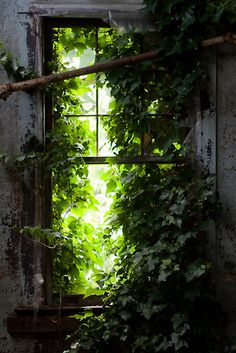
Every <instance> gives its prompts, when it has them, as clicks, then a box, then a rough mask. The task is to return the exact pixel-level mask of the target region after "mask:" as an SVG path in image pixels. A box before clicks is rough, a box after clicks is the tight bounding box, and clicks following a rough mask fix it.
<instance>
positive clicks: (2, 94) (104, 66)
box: [0, 33, 236, 100]
mask: <svg viewBox="0 0 236 353" xmlns="http://www.w3.org/2000/svg"><path fill="white" fill-rule="evenodd" d="M222 43H231V44H236V34H232V33H227V34H225V35H223V36H218V37H214V38H209V39H205V40H203V41H202V47H203V48H207V47H210V46H212V45H217V44H222ZM156 58H157V53H156V52H155V51H150V52H147V53H143V54H138V55H132V56H128V57H123V58H119V59H115V60H111V61H107V62H103V63H98V64H94V65H91V66H86V67H82V68H80V69H76V70H70V71H65V72H60V73H55V74H51V75H47V76H40V77H37V78H33V79H30V80H26V81H21V82H14V83H4V84H1V85H0V99H3V100H7V98H8V97H9V96H10V95H11V94H12V92H16V91H27V90H29V89H31V88H34V87H39V86H43V85H47V84H50V83H54V82H59V81H64V80H68V79H71V78H74V77H79V76H83V75H88V74H92V73H98V72H102V71H106V70H110V69H113V68H116V67H120V66H125V65H135V64H137V63H140V62H143V61H149V60H154V59H156Z"/></svg>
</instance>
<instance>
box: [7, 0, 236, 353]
mask: <svg viewBox="0 0 236 353" xmlns="http://www.w3.org/2000/svg"><path fill="white" fill-rule="evenodd" d="M144 4H145V8H144V11H146V12H147V13H148V14H149V16H151V17H152V19H153V24H154V26H155V28H156V32H155V33H154V32H151V33H150V32H146V33H143V34H140V33H136V32H135V31H131V32H129V33H119V31H116V30H114V31H112V32H111V31H110V30H108V29H105V30H104V31H102V34H101V37H100V41H101V42H100V44H101V45H100V49H99V51H97V57H96V60H98V61H100V60H104V59H112V58H116V57H120V56H126V55H132V54H137V53H139V52H141V51H146V50H147V51H148V50H156V52H157V53H158V58H157V59H156V60H155V61H153V62H146V63H142V64H138V65H135V66H126V67H123V68H122V69H120V68H119V69H116V70H112V71H109V72H107V73H106V74H105V76H104V75H100V77H99V85H100V86H103V85H104V82H106V84H107V85H108V87H109V88H110V90H111V95H112V97H113V101H112V102H111V104H110V112H111V114H110V116H109V117H108V118H106V120H105V118H104V128H105V129H106V131H107V133H108V136H109V139H110V141H111V143H112V145H113V147H114V151H115V153H116V154H117V155H119V156H126V155H129V156H130V155H131V156H136V155H143V156H145V155H159V156H162V157H163V159H164V161H165V160H166V161H172V159H173V158H174V157H176V156H177V157H179V156H181V157H183V156H186V155H188V154H189V153H190V152H191V151H189V150H188V148H187V147H186V146H185V145H184V144H183V141H184V137H185V130H184V129H183V128H182V127H181V126H182V121H183V119H184V118H185V117H186V116H187V114H188V110H189V102H191V94H192V92H193V90H194V88H195V87H196V85H197V84H201V79H202V78H203V79H204V78H205V73H204V70H203V67H202V66H201V41H202V40H203V39H205V38H207V37H210V36H214V35H217V34H222V32H224V31H225V30H227V31H228V29H229V28H230V26H231V25H232V24H234V23H235V20H236V17H235V4H234V2H233V1H232V0H217V1H206V0H199V1H197V2H195V3H194V2H188V1H186V0H144ZM94 31H95V30H93V29H91V28H87V29H81V28H73V29H67V30H60V29H58V31H57V32H56V37H55V52H56V55H57V56H56V57H55V58H54V60H53V61H54V63H53V65H52V68H51V69H52V70H56V71H58V70H65V69H68V67H69V65H70V62H71V59H72V57H78V58H79V57H80V56H81V55H82V54H83V53H84V52H85V51H86V50H88V49H89V48H95V47H96V43H95V42H94V38H95V37H94ZM88 53H89V51H88ZM65 57H68V62H66V61H63V60H64V59H63V58H65ZM4 60H5V61H4ZM2 63H5V64H4V65H5V66H6V68H7V66H8V63H10V66H12V62H11V59H9V58H8V57H6V58H4V56H3V57H2ZM94 82H95V77H94V75H92V76H91V75H90V76H88V77H87V78H77V79H74V80H71V81H68V82H64V83H63V84H57V85H56V86H53V87H50V88H49V91H50V92H53V97H54V118H55V127H54V129H53V131H52V132H49V134H48V145H47V151H46V153H45V154H44V162H45V164H46V166H47V168H48V172H49V173H50V174H51V177H52V193H53V200H52V201H53V219H54V221H53V227H52V229H48V230H47V229H46V230H41V229H40V228H36V229H25V232H26V234H28V233H27V232H29V233H31V234H32V233H34V235H35V236H36V237H39V238H40V237H46V238H47V240H48V242H49V245H50V246H54V247H55V248H56V251H55V254H54V268H55V271H54V274H55V281H56V286H57V288H58V289H60V288H61V287H63V288H64V290H68V291H71V290H75V289H80V290H81V288H83V287H85V286H87V284H86V271H87V270H92V272H93V284H95V285H97V287H96V288H97V289H98V293H99V288H101V287H103V291H105V295H104V300H105V304H106V308H105V310H104V313H103V314H102V315H101V316H99V317H97V316H90V315H88V317H85V318H84V319H83V320H82V322H81V324H80V327H79V329H78V332H77V333H76V334H75V336H74V340H75V342H76V345H75V348H74V349H72V350H71V352H82V351H84V350H86V351H90V352H91V353H100V352H101V353H105V352H109V351H110V350H111V349H116V350H117V351H118V350H119V352H120V351H121V352H137V353H139V352H150V353H152V352H155V353H156V352H160V353H163V352H167V353H173V352H180V353H185V352H193V353H205V352H208V353H220V352H223V350H224V332H223V331H224V330H223V329H224V326H225V322H224V319H223V316H222V313H221V311H220V308H219V306H218V304H217V303H216V302H215V297H214V285H213V283H212V278H211V269H212V264H211V263H210V262H209V261H208V260H207V259H206V256H205V251H204V250H203V249H204V246H205V243H206V241H207V239H206V238H207V237H206V231H205V226H206V224H205V223H206V221H207V220H208V219H209V218H210V217H212V205H211V203H210V199H211V195H212V191H211V189H212V188H211V181H212V180H211V178H210V177H205V178H202V179H201V178H198V177H197V176H196V175H195V173H194V171H193V170H192V168H191V167H190V166H189V165H187V164H182V165H179V166H178V165H176V164H174V163H172V164H168V165H167V164H162V165H156V164H150V165H149V164H144V165H140V166H137V165H131V164H130V165H120V166H119V167H117V168H116V169H115V168H114V169H111V170H112V172H109V173H110V175H109V176H108V179H109V180H110V181H109V182H108V188H110V189H111V190H112V192H114V202H113V205H112V208H111V210H110V213H109V215H108V216H109V223H108V224H107V225H106V227H105V229H103V230H102V231H101V229H100V230H98V233H97V232H96V230H95V229H94V227H93V225H92V224H91V223H89V222H85V221H84V220H83V217H82V216H83V215H84V214H85V213H86V212H87V210H89V209H90V210H91V209H95V208H96V200H95V197H94V194H93V192H92V188H91V185H90V184H89V182H88V179H87V176H88V168H87V165H86V164H85V163H84V161H83V156H84V155H86V154H88V153H89V151H91V150H92V151H94V148H95V147H94V133H93V132H92V131H91V129H90V127H89V124H87V123H83V124H82V123H81V122H80V121H79V120H76V119H73V118H72V117H69V114H83V113H84V111H85V110H87V111H90V110H91V109H93V102H92V101H91V102H90V103H91V104H90V105H86V104H85V102H86V99H85V96H87V97H88V96H89V92H91V85H94ZM4 158H5V157H4ZM109 173H108V174H109ZM104 178H105V176H104ZM116 180H117V182H116ZM121 228H122V231H123V236H124V241H120V242H118V243H116V244H115V246H116V251H117V252H118V253H119V258H118V259H117V260H116V263H115V266H114V267H113V268H112V271H109V273H105V274H104V271H102V270H101V269H102V267H103V265H104V263H101V259H100V256H101V249H102V253H103V256H106V255H105V254H107V252H112V251H114V250H113V249H112V247H113V245H114V244H113V240H114V238H113V237H112V233H113V232H114V231H116V230H119V229H121ZM99 232H100V234H99ZM52 238H53V240H52ZM102 261H103V260H102ZM104 275H105V276H104ZM61 280H62V281H61ZM87 289H88V291H87V293H89V288H87ZM93 290H94V289H93Z"/></svg>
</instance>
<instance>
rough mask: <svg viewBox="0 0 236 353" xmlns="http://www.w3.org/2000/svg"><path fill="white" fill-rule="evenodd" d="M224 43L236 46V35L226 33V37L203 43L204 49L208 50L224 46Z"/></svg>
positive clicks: (210, 39)
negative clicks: (218, 45)
mask: <svg viewBox="0 0 236 353" xmlns="http://www.w3.org/2000/svg"><path fill="white" fill-rule="evenodd" d="M223 43H230V44H236V34H233V33H226V34H225V35H224V36H219V37H214V38H209V39H205V40H204V41H203V42H202V47H203V48H207V47H210V46H212V45H217V44H223Z"/></svg>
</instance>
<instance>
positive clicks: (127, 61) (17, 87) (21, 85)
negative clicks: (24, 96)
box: [0, 51, 157, 100]
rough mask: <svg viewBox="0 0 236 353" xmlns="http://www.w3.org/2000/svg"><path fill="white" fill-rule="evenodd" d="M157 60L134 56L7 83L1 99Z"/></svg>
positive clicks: (0, 89) (152, 54) (152, 56)
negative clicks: (19, 92) (79, 77)
mask: <svg viewBox="0 0 236 353" xmlns="http://www.w3.org/2000/svg"><path fill="white" fill-rule="evenodd" d="M156 58H157V54H156V53H155V52H154V51H151V52H147V53H143V54H138V55H133V56H129V57H124V58H120V59H115V60H112V61H107V62H103V63H99V64H95V65H92V66H86V67H83V68H81V69H76V70H70V71H66V72H62V73H56V74H52V75H48V76H41V77H37V78H34V79H31V80H26V81H22V82H16V83H5V84H2V85H0V99H4V100H6V99H7V98H8V96H10V95H11V94H12V92H15V91H22V90H23V91H25V90H28V89H31V88H33V87H39V86H43V85H46V84H49V83H54V82H59V81H64V80H68V79H70V78H74V77H78V76H83V75H88V74H92V73H97V72H102V71H106V70H110V69H113V68H116V67H120V66H125V65H134V64H137V63H140V62H143V61H148V60H154V59H156Z"/></svg>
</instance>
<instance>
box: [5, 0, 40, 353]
mask: <svg viewBox="0 0 236 353" xmlns="http://www.w3.org/2000/svg"><path fill="white" fill-rule="evenodd" d="M18 5H19V4H18V3H17V1H16V0H2V1H1V11H0V22H1V26H0V40H1V41H2V42H3V43H4V46H5V48H6V49H7V50H9V51H10V52H12V53H13V56H14V57H15V58H18V60H19V62H20V63H21V64H22V65H25V66H27V67H28V66H29V65H32V66H34V64H35V58H34V50H35V48H34V46H35V33H33V31H32V28H33V26H32V20H31V18H29V17H28V16H27V15H25V14H21V15H20V14H18ZM29 48H31V49H29ZM0 76H1V79H0V80H1V82H4V81H7V77H6V75H5V73H4V72H3V71H1V73H0ZM35 101H36V94H32V95H31V96H30V95H28V94H26V93H19V94H15V95H13V96H11V97H10V98H9V99H8V100H7V102H4V101H1V102H0V132H1V138H0V153H6V154H10V155H19V154H20V153H22V152H23V151H24V150H25V149H26V148H27V141H28V140H29V138H30V136H32V135H38V136H39V137H40V135H41V131H42V129H41V120H42V119H41V118H40V117H41V116H40V109H39V108H38V106H37V105H36V104H35ZM0 185H1V189H0V193H1V197H0V241H1V245H0V313H1V320H0V352H1V353H7V352H9V353H13V352H22V353H23V352H24V353H27V352H34V351H35V349H36V348H35V349H34V347H37V344H36V346H35V344H34V341H33V340H30V339H28V340H25V339H21V340H20V343H19V340H18V339H14V338H12V337H10V336H9V335H8V333H7V331H6V318H7V315H8V314H9V313H10V312H12V311H13V309H14V307H16V306H23V305H30V304H32V302H33V300H34V272H35V266H34V261H35V257H34V245H33V244H32V242H31V241H27V240H26V239H25V238H24V237H22V236H20V234H19V231H18V229H19V228H20V227H21V226H22V225H24V224H34V222H35V220H36V221H37V218H38V211H37V208H36V207H35V200H36V199H37V197H38V196H37V190H36V189H35V172H34V171H33V170H32V171H28V172H27V171H25V172H24V173H22V172H19V171H16V170H14V169H11V170H10V169H8V168H5V167H4V166H3V165H1V167H0Z"/></svg>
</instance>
